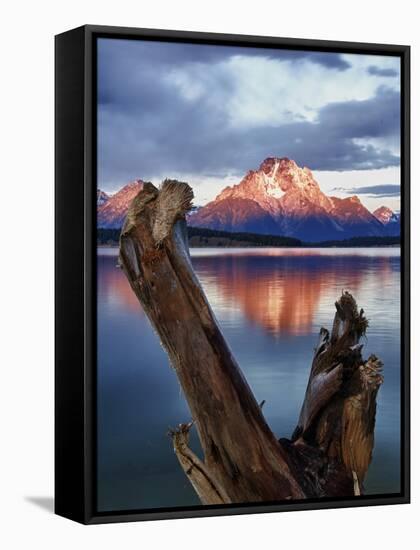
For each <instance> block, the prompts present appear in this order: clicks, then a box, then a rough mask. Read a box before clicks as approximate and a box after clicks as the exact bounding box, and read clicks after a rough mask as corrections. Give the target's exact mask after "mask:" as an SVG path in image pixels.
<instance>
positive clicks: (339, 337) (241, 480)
mask: <svg viewBox="0 0 420 550" xmlns="http://www.w3.org/2000/svg"><path fill="white" fill-rule="evenodd" d="M192 199H193V192H192V189H191V188H190V187H189V185H188V184H186V183H183V182H178V181H175V180H165V181H164V182H163V184H162V185H161V187H160V189H157V188H156V187H155V186H154V185H152V184H151V183H146V184H145V185H144V188H143V190H142V191H140V193H139V194H138V195H137V196H136V197H135V199H134V200H133V201H132V203H131V206H130V208H129V212H128V214H127V218H126V221H125V225H124V227H123V230H122V233H121V238H120V260H119V261H120V265H121V266H122V268H123V270H124V272H125V274H126V276H127V278H128V280H129V282H130V285H131V287H132V289H133V291H134V293H135V294H136V296H137V298H138V299H139V301H140V303H141V305H142V306H143V309H144V311H145V312H146V314H147V315H148V317H149V319H150V321H151V323H152V325H153V326H154V328H155V330H156V332H157V333H158V335H159V337H160V339H161V342H162V344H163V346H164V348H165V349H166V351H167V353H168V356H169V358H170V361H171V364H172V366H173V368H174V369H175V371H176V374H177V376H178V379H179V381H180V383H181V386H182V389H183V392H184V395H185V397H186V399H187V402H188V405H189V408H190V411H191V415H192V422H189V423H186V424H180V425H179V427H178V428H177V429H176V430H174V431H173V432H171V436H172V441H173V446H174V450H175V453H176V455H177V457H178V460H179V463H180V465H181V467H182V468H183V470H184V472H185V474H186V475H187V477H188V479H189V480H190V482H191V484H192V485H193V487H194V489H195V491H196V493H197V494H198V496H199V498H200V500H201V501H202V503H203V504H228V503H240V502H260V501H265V502H269V501H278V500H284V499H303V498H309V497H312V498H313V497H324V496H341V497H342V496H349V495H360V494H361V493H362V492H363V480H364V477H365V475H366V472H367V469H368V466H369V463H370V461H371V455H372V449H373V443H374V440H373V438H374V427H375V411H376V394H377V391H378V388H379V386H380V384H381V383H382V376H381V367H382V365H381V362H380V361H379V360H378V359H377V358H376V357H374V356H371V357H369V359H368V360H367V361H364V360H363V358H362V345H361V344H359V340H360V338H361V337H362V336H363V335H364V334H365V331H366V328H367V324H368V323H367V320H366V318H365V317H364V314H363V310H360V311H358V309H357V305H356V302H355V300H354V298H353V297H352V296H351V295H350V294H348V293H344V294H343V295H342V296H341V297H340V299H339V300H338V302H337V303H336V304H335V306H336V313H335V318H334V322H333V328H332V331H331V335H330V334H329V332H328V331H327V330H326V329H324V328H322V329H321V331H320V338H319V343H318V345H317V347H316V349H315V354H314V358H313V362H312V367H311V370H310V374H309V381H308V386H307V390H306V395H305V398H304V402H303V405H302V409H301V412H300V416H299V420H298V423H297V427H296V429H295V431H294V433H293V435H292V437H291V439H285V438H284V439H280V440H279V439H278V438H277V437H276V436H275V435H274V434H273V432H272V431H271V429H270V427H269V426H268V424H267V422H266V421H265V418H264V416H263V413H262V410H261V407H260V405H259V404H258V403H257V401H256V400H255V397H254V395H253V393H252V391H251V389H250V387H249V385H248V383H247V381H246V380H245V378H244V376H243V374H242V372H241V370H240V368H239V366H238V364H237V362H236V361H235V358H234V357H233V356H232V353H231V351H230V349H229V347H228V345H227V343H226V341H225V339H224V337H223V335H222V333H221V331H220V328H219V326H218V324H217V321H216V319H215V317H214V314H213V312H212V309H211V307H210V305H209V303H208V301H207V299H206V296H205V294H204V292H203V289H202V288H201V285H200V283H199V281H198V279H197V277H196V275H195V273H194V270H193V267H192V264H191V261H190V255H189V249H188V240H187V232H186V223H185V214H186V213H187V212H188V210H189V209H190V208H191V201H192ZM193 423H194V424H195V426H196V428H197V431H198V435H199V439H200V443H201V446H202V450H203V456H204V459H203V460H201V459H200V458H199V457H197V456H196V455H195V454H194V453H193V452H192V450H191V449H190V448H189V447H188V435H189V430H190V428H191V426H192V424H193Z"/></svg>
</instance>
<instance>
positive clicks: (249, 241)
mask: <svg viewBox="0 0 420 550" xmlns="http://www.w3.org/2000/svg"><path fill="white" fill-rule="evenodd" d="M119 237H120V229H101V228H99V229H98V231H97V243H98V245H102V246H117V245H118V240H119ZM188 238H189V245H190V247H191V248H203V247H215V248H218V247H220V248H230V247H279V248H282V247H284V248H287V247H296V248H298V247H311V248H314V247H321V248H322V247H327V248H332V247H371V246H372V247H373V246H378V247H380V246H398V245H399V244H400V237H353V238H351V239H346V240H343V241H323V242H318V243H313V242H310V243H305V242H303V241H300V240H299V239H294V238H290V237H280V236H278V235H261V234H258V233H231V232H229V231H216V230H213V229H205V228H201V227H188Z"/></svg>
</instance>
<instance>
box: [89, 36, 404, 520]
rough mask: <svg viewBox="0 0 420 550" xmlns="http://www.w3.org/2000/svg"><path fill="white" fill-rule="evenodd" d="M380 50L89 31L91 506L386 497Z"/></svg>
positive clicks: (392, 196) (390, 423) (392, 463)
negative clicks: (92, 141) (93, 321)
mask: <svg viewBox="0 0 420 550" xmlns="http://www.w3.org/2000/svg"><path fill="white" fill-rule="evenodd" d="M400 105H401V75H400V58H399V57H398V56H394V55H385V54H382V55H367V54H362V53H354V54H349V53H340V52H338V51H337V52H333V51H311V50H307V51H306V50H302V49H299V50H293V49H287V48H276V49H274V48H273V49H271V48H267V47H248V46H247V47H245V46H236V45H230V46H229V45H220V44H203V43H188V42H179V41H178V42H174V41H158V40H145V39H121V38H98V39H97V213H96V214H97V215H96V218H97V365H96V380H97V387H96V404H97V411H96V415H97V416H96V418H97V441H96V449H97V457H96V466H97V480H96V493H97V494H96V500H97V508H98V511H99V512H110V511H113V512H116V511H124V512H126V511H134V510H163V509H165V510H167V509H185V508H193V507H200V506H211V505H235V504H250V503H252V504H261V503H285V502H290V501H296V502H301V501H308V500H311V501H312V502H313V501H322V500H325V499H340V500H342V499H344V498H352V499H363V498H364V497H365V496H366V495H368V496H369V495H393V494H394V495H395V494H398V493H399V492H400V491H401V464H400V456H401V433H400V423H401V420H400V410H401V399H400V395H401V393H400V382H401V361H400V355H401V341H400V338H401V317H400V312H401V304H400V295H401V281H400V275H401V264H400V227H401V223H400V196H401V190H400V183H401V181H400V179H401V178H400V174H401V169H400V142H401V128H400V124H401V117H400Z"/></svg>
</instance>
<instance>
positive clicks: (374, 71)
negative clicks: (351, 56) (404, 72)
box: [367, 65, 398, 76]
mask: <svg viewBox="0 0 420 550" xmlns="http://www.w3.org/2000/svg"><path fill="white" fill-rule="evenodd" d="M367 72H368V73H369V74H371V75H374V76H398V71H396V70H395V69H390V68H382V67H377V66H376V65H370V66H369V67H368V68H367Z"/></svg>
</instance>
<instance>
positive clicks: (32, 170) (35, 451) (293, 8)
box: [0, 0, 420, 550]
mask: <svg viewBox="0 0 420 550" xmlns="http://www.w3.org/2000/svg"><path fill="white" fill-rule="evenodd" d="M417 4H418V2H414V1H413V0H400V1H399V2H389V1H386V0H370V1H369V0H368V1H367V0H363V1H360V0H351V1H349V2H345V1H342V2H338V1H333V0H317V1H313V0H305V1H304V0H300V1H294V2H293V1H291V0H290V1H289V2H281V0H273V1H270V0H258V1H255V2H252V3H249V2H245V1H244V0H242V1H239V0H238V1H235V2H233V1H232V2H228V1H227V0H211V1H207V2H205V1H204V0H201V1H200V0H196V1H195V2H194V1H192V0H191V1H189V0H172V1H169V0H168V1H167V2H165V1H163V0H153V1H152V2H130V1H128V0H118V1H114V2H107V1H106V0H101V1H99V0H91V1H88V0H84V1H79V0H73V1H68V2H60V1H55V2H53V1H46V0H37V1H29V0H28V1H26V2H22V1H17V0H15V1H14V2H4V3H3V5H2V15H1V19H2V29H1V33H0V40H1V48H0V56H1V64H0V78H1V80H0V94H1V101H0V110H1V111H0V132H1V134H0V135H1V139H2V143H1V152H2V154H1V161H0V181H1V184H0V185H1V187H0V212H1V214H0V235H1V251H2V256H1V261H0V265H1V268H0V323H1V330H0V334H1V339H0V342H1V343H0V355H1V361H0V365H1V371H0V408H1V411H0V422H1V431H0V526H1V527H0V547H2V548H4V549H7V550H9V549H14V548H22V549H23V548H47V549H50V548H60V549H63V550H65V549H67V548H69V549H72V550H75V549H76V548H82V549H84V548H99V549H107V548H122V549H125V548H140V547H141V548H160V547H165V546H166V547H170V548H181V547H182V548H185V549H188V548H194V549H198V548H200V549H207V548H212V550H214V549H215V548H220V549H221V548H223V549H224V548H239V549H242V548H244V549H248V548H252V549H262V550H265V549H270V548H275V547H280V548H292V547H293V548H296V547H297V548H300V547H307V548H311V549H317V548H333V547H340V548H341V549H342V550H345V549H347V548H351V549H352V550H354V549H355V548H375V547H380V548H381V550H384V549H387V548H393V549H396V548H414V547H416V544H418V539H419V517H420V514H419V512H420V505H419V498H418V493H419V473H418V471H419V469H418V467H417V465H418V463H419V462H418V461H419V437H418V433H419V430H418V426H419V406H418V395H419V374H418V360H419V346H418V343H417V341H418V334H419V322H418V320H417V315H416V312H417V309H418V307H419V305H420V302H419V299H420V297H419V291H418V287H417V285H415V284H414V285H413V311H414V315H413V330H412V335H413V360H412V387H413V392H412V393H413V411H412V423H413V440H412V459H413V473H412V478H413V483H412V492H413V504H412V505H410V506H407V505H405V506H389V507H375V508H360V509H352V510H330V511H317V512H299V513H282V514H269V515H255V516H237V517H227V518H208V519H193V520H181V521H179V520H178V521H166V522H150V523H138V524H136V523H134V524H120V525H105V526H92V527H83V526H80V525H78V524H75V523H72V522H70V521H68V520H65V519H62V518H59V517H57V516H54V515H52V513H51V512H50V510H46V508H51V507H52V500H51V499H52V494H53V139H54V136H53V35H54V34H57V33H59V32H62V31H64V30H67V29H70V28H73V27H76V26H79V25H82V24H85V23H92V24H108V25H123V26H133V27H135V26H137V27H149V28H168V29H185V30H197V31H216V32H222V33H223V32H226V33H243V34H256V35H258V34H261V35H272V36H290V37H301V38H314V39H315V38H322V39H332V40H350V41H366V42H384V43H402V44H411V45H412V94H413V97H412V122H413V130H412V157H413V158H412V195H413V200H412V204H413V213H414V215H413V244H414V246H413V280H414V281H416V280H418V277H419V274H420V273H419V257H418V255H417V253H416V244H417V242H418V241H417V239H418V238H419V236H420V232H419V229H420V227H419V216H418V215H417V216H416V215H415V213H416V210H417V209H418V208H419V207H420V201H419V192H420V181H419V163H418V161H417V155H418V151H419V129H418V124H417V121H418V120H419V107H418V100H419V76H420V67H419V59H418V55H419V54H418V52H419V49H420V34H419V32H418V14H416V6H417ZM355 85H357V83H355ZM416 336H417V338H416ZM416 340H417V341H416ZM40 504H41V505H40Z"/></svg>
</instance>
